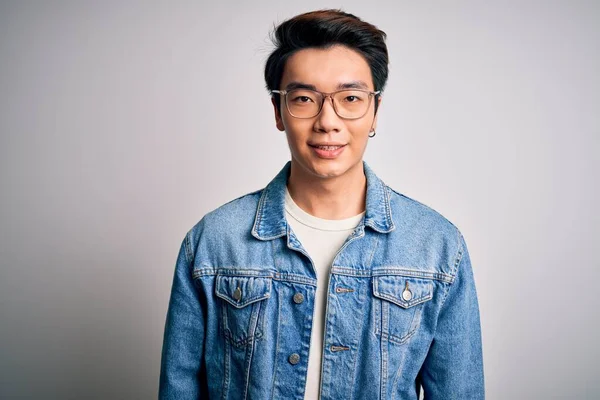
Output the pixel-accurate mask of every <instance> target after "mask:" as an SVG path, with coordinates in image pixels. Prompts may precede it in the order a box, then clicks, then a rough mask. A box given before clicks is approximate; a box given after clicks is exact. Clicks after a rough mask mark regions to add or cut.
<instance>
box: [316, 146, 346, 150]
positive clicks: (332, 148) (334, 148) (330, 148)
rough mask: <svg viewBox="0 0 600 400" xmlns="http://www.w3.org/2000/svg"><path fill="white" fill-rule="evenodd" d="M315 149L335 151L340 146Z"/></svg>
mask: <svg viewBox="0 0 600 400" xmlns="http://www.w3.org/2000/svg"><path fill="white" fill-rule="evenodd" d="M316 147H317V148H319V149H322V150H337V149H339V148H340V147H342V146H316Z"/></svg>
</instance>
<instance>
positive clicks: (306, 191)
mask: <svg viewBox="0 0 600 400" xmlns="http://www.w3.org/2000/svg"><path fill="white" fill-rule="evenodd" d="M287 188H288V191H289V192H290V196H292V199H294V202H295V203H296V204H297V205H298V207H300V208H301V209H303V210H304V211H306V212H307V213H309V214H311V215H313V216H315V217H318V218H323V219H345V218H350V217H353V216H355V215H358V214H360V213H361V212H363V211H365V201H366V195H367V193H366V189H367V179H366V177H365V173H364V169H363V163H362V162H360V163H358V164H357V165H356V166H354V167H352V168H351V169H350V170H348V171H346V172H345V173H344V174H342V175H341V176H337V177H333V178H322V177H319V176H315V175H309V174H306V173H303V171H302V169H301V167H298V166H296V165H295V163H294V160H292V165H291V171H290V177H289V179H288V183H287Z"/></svg>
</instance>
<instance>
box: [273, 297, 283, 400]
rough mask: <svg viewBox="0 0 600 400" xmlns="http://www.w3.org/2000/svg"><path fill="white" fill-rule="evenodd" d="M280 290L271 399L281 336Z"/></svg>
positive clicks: (275, 380) (275, 381)
mask: <svg viewBox="0 0 600 400" xmlns="http://www.w3.org/2000/svg"><path fill="white" fill-rule="evenodd" d="M281 296H282V294H281V292H277V338H276V339H275V340H276V342H275V366H276V367H275V371H273V382H272V384H271V399H273V398H274V397H275V384H276V383H277V379H276V378H277V371H278V368H277V365H278V363H277V356H278V355H279V337H280V336H281V330H280V329H281Z"/></svg>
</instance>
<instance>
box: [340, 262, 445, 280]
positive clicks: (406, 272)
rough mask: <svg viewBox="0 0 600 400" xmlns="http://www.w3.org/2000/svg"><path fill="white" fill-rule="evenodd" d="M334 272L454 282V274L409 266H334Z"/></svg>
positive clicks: (358, 275) (348, 274)
mask: <svg viewBox="0 0 600 400" xmlns="http://www.w3.org/2000/svg"><path fill="white" fill-rule="evenodd" d="M331 271H332V273H334V274H338V275H346V276H356V277H365V278H369V277H374V276H382V275H398V276H406V277H412V278H424V279H435V280H439V281H443V282H446V283H451V282H452V276H451V275H448V274H445V273H443V272H429V271H419V270H414V269H408V268H400V267H388V268H376V269H372V270H357V269H354V268H349V267H342V266H334V267H333V268H332V269H331Z"/></svg>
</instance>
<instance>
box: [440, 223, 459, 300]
mask: <svg viewBox="0 0 600 400" xmlns="http://www.w3.org/2000/svg"><path fill="white" fill-rule="evenodd" d="M456 232H457V237H458V251H457V253H456V257H455V259H454V275H453V276H452V280H451V281H450V282H449V285H445V287H444V297H442V300H441V303H440V310H441V309H442V307H444V304H445V303H446V299H447V298H448V294H449V293H450V288H451V287H452V285H453V284H454V281H455V280H456V276H457V275H458V269H459V268H460V264H461V262H462V256H463V246H462V240H461V239H462V234H461V233H460V231H459V230H458V229H456Z"/></svg>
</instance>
